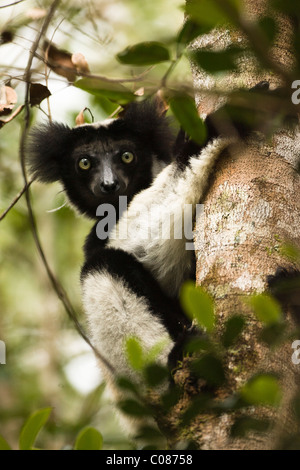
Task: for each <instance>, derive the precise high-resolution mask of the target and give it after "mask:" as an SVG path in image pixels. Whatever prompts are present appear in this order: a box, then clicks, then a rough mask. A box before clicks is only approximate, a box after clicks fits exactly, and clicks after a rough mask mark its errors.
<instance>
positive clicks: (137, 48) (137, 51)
mask: <svg viewBox="0 0 300 470" xmlns="http://www.w3.org/2000/svg"><path fill="white" fill-rule="evenodd" d="M117 58H118V60H119V61H120V62H121V63H122V64H130V65H153V64H158V63H160V62H165V61H168V60H170V54H169V51H168V49H167V48H166V47H165V46H164V45H163V44H161V43H159V42H154V41H152V42H151V41H149V42H141V43H139V44H135V45H134V46H129V47H126V49H124V50H123V51H122V52H119V54H117Z"/></svg>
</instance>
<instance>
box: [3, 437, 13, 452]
mask: <svg viewBox="0 0 300 470" xmlns="http://www.w3.org/2000/svg"><path fill="white" fill-rule="evenodd" d="M0 450H11V447H10V445H9V444H8V442H6V440H5V439H4V437H2V436H0Z"/></svg>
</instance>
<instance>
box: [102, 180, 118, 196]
mask: <svg viewBox="0 0 300 470" xmlns="http://www.w3.org/2000/svg"><path fill="white" fill-rule="evenodd" d="M100 188H101V191H102V193H105V194H107V193H115V192H117V191H118V189H119V188H120V185H119V183H118V181H112V182H109V183H108V182H105V181H103V182H102V183H100Z"/></svg>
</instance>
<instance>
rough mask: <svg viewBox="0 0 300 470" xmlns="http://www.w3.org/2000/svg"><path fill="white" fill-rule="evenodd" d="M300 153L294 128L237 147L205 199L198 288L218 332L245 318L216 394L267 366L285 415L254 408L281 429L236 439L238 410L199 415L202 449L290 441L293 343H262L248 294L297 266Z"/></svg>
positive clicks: (248, 63)
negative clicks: (286, 249) (293, 257)
mask: <svg viewBox="0 0 300 470" xmlns="http://www.w3.org/2000/svg"><path fill="white" fill-rule="evenodd" d="M245 4H246V9H247V12H248V16H250V17H252V18H255V17H256V18H257V17H259V16H260V15H262V14H263V13H264V11H265V8H266V1H264V0H255V1H253V0H248V1H246V2H245ZM279 24H280V29H281V31H280V34H279V35H278V41H277V42H276V44H275V46H274V48H273V57H274V60H276V61H277V62H279V63H281V64H282V65H284V66H285V67H286V68H289V67H290V66H291V63H292V57H291V52H290V48H289V45H290V42H289V36H290V28H289V22H288V20H287V19H285V18H280V19H279ZM241 41H244V38H243V37H242V36H241V34H240V33H239V32H238V31H227V30H222V31H221V30H220V31H215V32H213V33H211V34H210V35H206V36H203V37H200V38H199V39H198V40H197V41H196V42H195V47H203V46H204V45H205V44H206V45H210V46H211V47H213V48H218V49H222V48H226V47H227V46H228V45H229V44H232V43H235V42H238V43H240V42H241ZM193 73H194V85H195V89H196V90H197V89H198V90H201V89H203V88H208V89H212V88H213V87H214V86H215V85H217V87H218V89H219V88H223V89H225V90H228V88H229V89H231V88H232V87H237V88H238V87H241V86H242V87H251V86H254V85H255V84H256V83H258V82H259V81H260V80H269V82H270V84H271V88H272V87H273V88H274V87H276V86H277V85H278V84H279V83H280V78H279V77H277V76H274V75H273V74H271V73H270V74H268V73H267V72H266V71H261V70H260V69H259V67H258V66H257V63H256V61H255V60H254V59H253V58H251V57H244V58H243V60H242V61H241V63H240V70H239V72H235V73H233V74H230V76H229V75H228V76H227V77H225V78H222V79H218V80H216V79H214V78H212V77H210V76H207V74H205V73H204V72H203V71H200V70H198V69H197V68H195V67H194V68H193ZM197 105H198V108H199V112H200V113H201V114H204V115H205V114H207V113H209V112H211V111H212V110H214V109H215V108H216V107H217V106H218V99H212V98H211V96H210V97H208V96H207V94H201V93H198V94H197ZM299 148H300V134H299V133H298V132H292V131H286V130H281V131H280V132H277V133H276V134H275V135H274V136H273V138H272V140H271V141H268V142H266V141H263V140H260V139H258V138H257V137H253V138H252V139H251V140H249V142H247V145H233V146H231V148H230V149H229V151H228V152H227V153H226V155H223V156H222V157H221V158H220V160H219V162H218V165H217V167H216V169H215V172H214V175H213V177H212V179H211V181H210V184H209V190H208V192H207V195H206V198H205V201H202V202H204V211H203V213H202V214H201V215H200V217H199V218H198V220H197V221H196V237H195V247H196V258H197V283H198V284H200V285H201V286H203V287H204V288H206V289H207V290H208V291H209V292H210V293H211V294H212V296H213V297H214V300H215V305H216V316H217V319H218V325H217V329H218V331H219V332H221V331H222V329H223V326H224V322H225V321H226V319H228V318H229V317H230V316H231V315H232V314H240V315H244V316H245V319H246V322H247V327H246V329H245V330H244V332H243V334H242V338H241V340H240V341H239V343H238V344H237V345H236V346H235V348H234V350H231V351H229V352H228V354H227V357H226V364H225V368H226V371H227V382H226V387H224V388H221V389H220V390H219V391H218V396H219V398H220V399H221V398H222V399H223V398H225V397H227V396H229V395H232V394H233V393H234V392H236V391H237V390H239V388H240V387H241V385H242V384H243V383H244V382H245V381H246V380H247V379H249V378H250V377H251V376H252V375H253V374H254V373H255V372H257V371H260V370H263V371H275V372H278V373H279V375H280V377H281V383H282V388H283V396H284V398H283V400H282V403H281V406H280V409H271V408H257V409H255V408H252V409H251V414H252V416H253V417H258V418H262V417H263V418H265V417H267V418H273V419H274V420H275V426H273V427H272V428H271V429H270V431H269V432H268V433H266V434H258V433H253V434H251V435H250V436H248V437H247V438H243V439H242V438H238V439H233V438H231V437H230V432H229V431H230V427H231V424H232V422H233V418H234V416H233V415H232V414H226V413H223V414H222V415H221V416H217V417H216V416H212V415H211V414H209V413H207V414H205V415H204V414H202V415H199V416H198V417H197V418H196V419H195V420H194V421H193V424H192V425H191V426H190V427H189V428H188V429H186V430H185V436H187V437H190V438H192V439H193V440H194V441H196V442H197V445H198V446H199V448H201V449H273V448H278V446H279V447H280V445H281V444H280V443H281V437H282V435H283V434H284V433H288V432H292V430H293V427H294V422H293V414H292V411H291V398H292V397H293V396H294V395H295V393H296V391H297V387H299V370H300V366H296V365H293V363H292V361H291V356H292V352H293V351H292V349H291V344H287V345H283V346H281V347H280V348H277V349H275V350H270V349H269V348H268V347H265V346H264V345H263V344H262V343H261V342H259V341H258V332H259V330H260V329H261V324H260V322H258V320H257V319H256V317H254V315H253V314H252V312H251V310H250V307H249V305H248V304H247V303H246V302H245V298H247V296H249V295H250V294H253V293H260V292H263V291H264V290H265V289H266V278H267V275H269V274H274V273H275V271H276V268H277V267H278V266H288V265H290V264H291V263H290V262H289V261H288V260H287V258H285V257H284V255H283V251H282V247H283V245H284V243H285V242H287V241H288V242H291V243H293V244H294V245H295V246H296V247H298V248H300V200H299V198H298V197H297V195H298V194H299V191H300V177H299V174H298V173H297V172H296V171H295V168H296V165H297V162H298V159H299V157H298V155H299ZM288 318H289V315H288ZM180 374H181V377H180ZM180 374H179V375H178V378H177V380H178V381H180V380H181V381H183V382H184V380H185V378H184V377H185V375H184V367H183V370H182V371H181V372H180ZM192 394H195V390H194V389H193V392H192ZM190 399H191V394H189V391H188V390H187V392H186V396H185V400H186V401H185V402H184V403H183V404H182V406H187V405H188V403H189V400H190Z"/></svg>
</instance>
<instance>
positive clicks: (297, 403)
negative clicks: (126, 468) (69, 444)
mask: <svg viewBox="0 0 300 470" xmlns="http://www.w3.org/2000/svg"><path fill="white" fill-rule="evenodd" d="M292 407H293V411H294V414H295V416H296V419H297V421H298V423H300V395H299V394H298V395H296V396H295V398H294V399H293V401H292ZM0 448H1V447H0Z"/></svg>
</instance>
